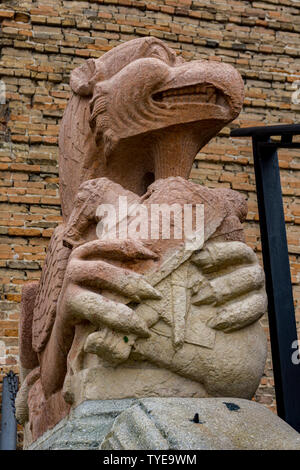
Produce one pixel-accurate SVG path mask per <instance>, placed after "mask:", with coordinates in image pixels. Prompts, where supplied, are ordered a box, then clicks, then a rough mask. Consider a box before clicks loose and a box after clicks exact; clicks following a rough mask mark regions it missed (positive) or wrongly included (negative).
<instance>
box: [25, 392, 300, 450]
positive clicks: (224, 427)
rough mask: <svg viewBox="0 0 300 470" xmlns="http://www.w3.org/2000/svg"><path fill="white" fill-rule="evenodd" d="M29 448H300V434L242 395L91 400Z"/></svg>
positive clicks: (81, 405) (73, 411)
mask: <svg viewBox="0 0 300 470" xmlns="http://www.w3.org/2000/svg"><path fill="white" fill-rule="evenodd" d="M29 449H53V450H54V449H100V450H113V449H116V450H122V449H124V450H125V449H126V450H167V449H179V450H221V449H224V450H268V449H276V450H287V449H293V450H296V449H297V450H300V434H299V433H297V432H296V431H295V430H294V429H292V428H291V427H290V426H289V425H288V424H286V423H285V422H284V421H282V420H281V419H280V418H278V417H277V416H276V415H275V414H274V413H272V412H271V411H270V410H268V409H267V408H266V407H264V406H263V405H259V404H258V403H256V402H253V401H249V400H244V399H238V398H145V399H132V400H131V399H124V400H103V401H86V402H83V403H81V404H80V405H79V406H78V407H77V408H75V409H74V410H72V412H71V414H70V416H69V417H68V418H66V419H64V420H62V421H61V422H60V423H59V424H58V425H56V426H55V427H54V428H53V429H52V430H50V431H48V432H47V433H45V434H44V435H43V436H42V437H40V438H39V439H38V440H37V441H35V442H34V443H33V444H31V445H30V446H29Z"/></svg>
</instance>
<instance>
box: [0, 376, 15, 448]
mask: <svg viewBox="0 0 300 470" xmlns="http://www.w3.org/2000/svg"><path fill="white" fill-rule="evenodd" d="M17 391H18V377H17V376H16V374H14V373H13V372H12V371H10V372H9V373H8V374H7V375H6V377H4V379H3V384H2V408H1V434H0V450H16V446H17V420H16V416H15V399H16V394H17Z"/></svg>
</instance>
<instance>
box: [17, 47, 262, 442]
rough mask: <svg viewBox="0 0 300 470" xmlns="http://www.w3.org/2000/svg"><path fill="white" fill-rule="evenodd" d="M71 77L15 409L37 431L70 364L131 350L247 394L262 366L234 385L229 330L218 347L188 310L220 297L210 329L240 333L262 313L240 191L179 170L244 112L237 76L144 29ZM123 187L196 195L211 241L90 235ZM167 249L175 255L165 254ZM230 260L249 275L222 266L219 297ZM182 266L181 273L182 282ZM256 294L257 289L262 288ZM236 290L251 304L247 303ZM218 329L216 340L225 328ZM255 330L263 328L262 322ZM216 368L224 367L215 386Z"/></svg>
mask: <svg viewBox="0 0 300 470" xmlns="http://www.w3.org/2000/svg"><path fill="white" fill-rule="evenodd" d="M71 88H72V90H73V94H72V96H71V99H70V102H69V104H68V107H67V109H66V111H65V114H64V118H63V121H62V124H61V132H60V164H59V166H60V192H61V200H62V210H63V219H64V223H63V225H61V226H59V227H58V228H57V229H56V231H55V233H54V235H53V237H52V240H51V242H50V245H49V248H48V252H47V258H46V261H45V265H44V268H43V272H42V277H41V281H40V284H39V288H38V292H37V294H36V300H35V306H34V311H33V321H32V347H33V350H32V349H31V348H30V345H28V344H25V343H26V339H24V335H25V336H26V335H27V338H29V337H30V322H31V318H32V306H31V305H30V303H29V302H28V301H26V299H25V303H24V304H23V310H22V320H21V321H22V322H23V324H24V325H26V326H25V327H24V329H23V330H22V331H24V333H22V338H21V343H22V344H24V345H25V346H24V347H23V348H22V349H21V363H22V364H23V365H24V367H26V368H29V369H30V368H31V369H33V368H34V367H35V366H38V367H37V368H36V369H34V372H32V374H33V377H34V380H33V379H32V378H31V376H28V377H29V379H28V380H27V382H26V379H25V381H24V384H25V385H24V387H23V391H21V394H20V396H25V398H26V397H27V398H26V400H27V399H28V407H29V415H28V416H29V418H28V416H27V414H26V413H25V414H24V412H23V411H21V412H20V414H21V415H22V416H23V421H27V420H28V419H29V424H30V429H31V432H32V438H33V439H36V438H37V437H38V436H39V435H41V434H42V433H43V432H44V431H45V430H46V429H48V428H49V427H51V426H53V425H54V424H55V423H56V422H57V421H59V419H61V417H62V416H64V415H65V414H66V413H67V412H68V410H69V404H72V403H75V402H76V399H75V398H74V390H73V389H72V387H71V386H69V385H68V384H69V382H70V381H72V376H74V375H76V373H77V372H78V371H80V370H81V369H83V368H84V367H86V368H88V366H87V365H86V366H83V363H84V361H85V360H86V361H87V362H86V364H87V363H88V361H89V358H90V357H91V355H92V356H97V357H98V358H99V361H100V363H101V364H102V362H103V361H104V362H106V363H107V364H110V365H109V367H111V366H113V367H116V370H117V369H118V367H122V364H126V361H127V360H128V361H136V362H142V363H143V362H145V361H146V362H147V361H148V362H149V363H151V364H154V365H155V366H156V367H158V368H162V369H163V370H168V371H169V372H168V373H170V374H173V375H172V380H173V381H174V380H175V381H176V380H177V378H176V377H177V375H178V376H180V377H183V379H180V378H179V379H178V380H184V381H185V382H184V383H185V384H186V383H192V382H189V381H196V382H198V383H199V384H201V385H199V387H203V390H204V391H203V394H212V395H213V394H220V393H222V392H223V390H226V387H227V388H228V390H230V391H233V393H235V394H236V395H239V394H240V395H241V396H247V394H248V395H249V394H250V395H251V393H253V391H254V389H255V386H256V385H257V384H256V382H257V377H258V376H259V374H260V370H261V365H259V370H258V372H256V374H255V373H254V374H253V378H250V382H251V384H250V385H249V384H248V383H247V384H246V385H247V386H245V387H244V388H243V386H241V385H240V382H241V381H243V380H244V379H241V381H240V382H239V381H238V380H237V381H236V383H235V382H234V379H233V377H234V372H233V373H232V374H231V372H230V371H228V370H227V369H226V365H225V362H226V360H231V359H232V355H233V356H234V355H235V354H236V353H235V352H234V353H232V351H231V349H230V347H228V344H229V343H230V340H226V339H217V340H216V344H217V345H220V344H221V346H220V350H219V349H218V347H219V346H217V347H216V349H214V346H213V344H214V341H215V340H213V339H212V340H211V344H212V345H210V343H209V341H210V340H209V339H208V340H207V344H204V343H205V341H206V340H205V339H203V340H202V343H201V341H200V339H197V338H196V339H195V337H194V336H195V335H194V336H193V329H194V328H195V327H197V325H196V324H195V323H193V322H194V321H195V320H193V318H191V316H190V313H189V312H190V306H191V305H195V308H196V309H197V308H201V305H208V306H210V307H211V308H216V309H217V312H218V315H217V316H216V318H215V317H214V318H207V322H208V325H210V326H209V327H207V328H210V329H211V331H212V332H213V333H212V336H211V337H214V338H215V335H216V333H215V332H214V331H215V330H220V331H221V332H222V331H226V332H232V331H236V330H241V329H242V330H243V329H244V330H246V328H245V327H246V326H248V325H252V324H255V322H256V321H257V319H258V318H259V317H260V316H261V315H262V314H263V313H264V308H265V296H264V292H263V290H261V289H263V278H262V276H261V272H260V271H259V268H258V267H257V264H256V260H255V257H254V258H253V256H252V254H249V249H247V247H246V246H245V245H244V244H243V243H240V244H239V243H238V241H242V242H243V241H244V238H243V231H242V225H241V222H243V220H244V218H245V216H246V213H247V206H246V203H245V201H244V199H243V198H242V197H241V196H240V195H239V194H237V193H235V192H233V191H230V190H225V189H223V190H222V189H218V190H211V189H207V188H204V187H201V186H199V185H196V184H194V183H190V182H188V181H186V178H187V177H188V176H189V173H190V170H191V166H192V163H193V160H194V158H195V156H196V154H197V152H198V151H199V150H200V148H201V147H202V146H203V145H205V144H206V143H207V142H208V141H209V140H210V139H211V138H212V137H213V136H215V135H216V134H217V133H218V132H219V130H220V129H222V127H224V125H226V124H227V123H228V122H230V121H232V120H233V119H234V118H235V117H236V116H237V115H238V114H239V112H240V109H241V106H242V102H243V83H242V80H241V77H240V76H239V74H238V72H236V71H235V70H234V69H233V68H232V67H231V66H229V65H227V64H222V63H219V62H208V61H203V60H201V61H193V62H189V63H187V62H184V61H183V60H182V59H181V58H179V57H177V56H176V54H175V53H174V52H173V51H172V50H171V49H169V48H168V47H167V46H166V45H165V44H164V43H162V42H161V41H160V40H157V39H154V38H143V39H137V40H133V41H130V42H128V43H125V44H122V45H121V46H118V47H116V48H115V49H113V50H112V51H110V52H109V53H107V54H105V55H104V56H103V57H101V58H100V59H97V60H94V59H90V60H88V61H87V62H86V63H85V64H84V65H83V66H81V67H79V68H78V69H75V70H74V71H73V73H72V76H71ZM151 183H152V184H151ZM119 196H127V197H128V200H129V201H130V202H132V203H133V202H136V203H140V202H142V203H143V204H145V206H150V205H151V204H153V203H164V202H166V203H168V204H172V203H177V204H179V205H180V206H183V205H184V204H187V203H193V204H200V203H202V204H204V211H205V241H210V243H212V244H211V245H209V244H208V245H207V246H208V247H207V248H206V249H205V250H202V251H200V253H198V252H196V253H193V252H192V251H191V252H190V253H188V254H184V252H183V248H184V238H181V239H179V240H175V239H174V240H161V239H159V240H152V239H151V238H149V239H147V240H143V241H141V240H135V239H127V240H121V241H120V240H119V241H118V240H117V241H116V240H114V241H106V240H99V239H97V236H96V224H97V222H98V219H97V216H96V208H97V206H98V205H99V204H104V203H110V204H114V205H115V206H117V204H118V198H119ZM145 222H146V221H145ZM225 241H237V245H234V247H235V250H236V253H238V255H236V257H235V255H234V254H232V251H231V250H226V246H225V247H224V244H223V245H222V242H225ZM218 243H219V244H218ZM220 243H221V245H220ZM228 246H229V245H228ZM250 251H251V250H250ZM178 253H179V254H178ZM180 253H181V254H180ZM182 253H183V254H182ZM251 253H252V252H251ZM172 256H173V257H174V256H175V258H176V256H177V258H178V259H177V258H176V259H175V258H174V259H175V261H174V262H173V261H172V259H173V258H172ZM235 258H236V259H235ZM170 259H171V261H172V262H171V264H170V261H168V260H170ZM231 262H232V263H233V265H236V266H237V268H236V269H238V268H241V266H242V268H241V269H244V271H243V276H244V277H243V279H244V281H245V282H244V284H243V282H242V281H241V286H242V287H241V288H239V289H238V288H233V284H232V283H233V281H234V279H235V277H234V276H236V275H235V273H234V272H230V273H229V274H227V275H228V278H226V279H225V280H224V283H225V284H224V286H225V287H224V294H222V293H220V292H219V290H220V287H219V286H220V280H219V277H218V276H219V272H220V270H221V271H222V269H224V266H225V267H226V266H227V267H228V263H229V264H230V263H231ZM166 263H167V267H166ZM168 263H169V265H168ZM172 263H173V264H172ZM174 263H175V264H174ZM245 266H246V267H245ZM247 269H248V271H247ZM184 270H188V272H189V273H190V274H188V279H186V283H185V284H182V282H183V281H182V276H183V274H182V272H183V271H184ZM245 270H246V271H245ZM164 272H165V274H164ZM210 273H212V274H210ZM216 273H218V276H217V275H216ZM184 275H185V274H184ZM176 276H177V277H176ZM205 276H206V277H205ZM169 279H171V281H170V284H168V282H169ZM191 279H194V281H193V282H192V281H191ZM164 283H165V284H164ZM172 286H173V287H172ZM226 286H227V287H226ZM160 289H165V291H166V292H169V291H168V289H171V290H170V297H168V296H166V297H165V298H164V296H163V295H162V294H161V292H160ZM226 289H227V291H226ZM253 291H255V292H256V291H257V292H259V294H257V298H256V297H253ZM186 293H187V294H186ZM243 296H244V297H245V296H246V297H247V299H248V300H247V299H246V300H247V302H248V303H249V302H250V303H251V302H252V304H251V308H247V305H248V304H247V305H246V304H245V299H244V297H243ZM177 297H178V299H177ZM235 298H237V301H235ZM172 299H173V300H172ZM176 299H177V300H176ZM249 299H250V300H249ZM238 302H240V303H238ZM178 305H179V308H178ZM144 306H146V307H145V308H146V310H145V308H144ZM220 306H221V307H220ZM169 307H170V308H171V310H172V309H173V310H172V311H173V314H172V315H173V316H172V318H171V317H170V313H168V312H169ZM210 307H209V308H210ZM147 309H148V313H147ZM149 309H150V310H151V312H152V313H151V314H149V311H150V310H149ZM239 312H241V314H240V313H239ZM189 322H192V323H189ZM186 324H188V325H190V326H189V327H186ZM254 328H255V327H254ZM207 331H208V330H207ZM255 331H256V330H255ZM28 332H29V333H28ZM220 335H221V333H220ZM220 335H219V336H218V338H223V336H224V333H223V332H222V335H223V336H220ZM242 335H243V334H242ZM247 335H248V332H247V333H245V335H244V336H243V337H241V339H240V342H239V343H237V346H236V347H240V346H238V344H240V343H241V342H243V341H244V339H243V338H246V340H245V341H244V342H245V343H246V345H243V346H241V350H240V352H241V356H242V358H243V359H242V360H246V357H247V356H249V355H250V356H252V357H250V358H249V359H248V362H249V370H250V369H251V370H253V361H254V362H255V361H257V360H258V359H259V357H262V362H263V361H264V358H263V356H264V345H262V346H261V348H257V344H256V343H255V341H254V342H253V344H252V343H251V341H250V342H249V341H248V336H247ZM255 335H256V336H255V337H259V338H260V336H259V335H260V333H257V332H256V333H255ZM124 338H126V341H125V340H124ZM218 341H219V343H218ZM222 341H224V342H225V343H226V341H227V343H226V344H225V343H224V344H223V343H222ZM258 341H263V340H261V339H259V340H258ZM208 343H209V344H208ZM250 343H251V344H250ZM159 344H161V345H163V351H164V354H162V355H160V354H159V348H160V346H159ZM202 346H203V348H202V350H203V351H202V353H199V354H198V352H197V351H198V349H199V348H201V347H202ZM197 348H198V349H197ZM205 348H207V349H205ZM247 348H248V349H247ZM255 348H256V349H255ZM25 349H26V351H29V352H27V353H25V352H23V351H24V350H25ZM256 350H258V352H257V354H256V353H255V351H256ZM252 351H254V352H253V354H252ZM213 354H214V355H215V357H217V359H214V357H213ZM195 355H196V356H195ZM222 355H223V356H224V357H222ZM37 358H38V361H37ZM85 358H87V359H85ZM101 361H102V362H101ZM192 363H194V366H193V365H192ZM186 364H190V365H189V366H188V367H187V366H186ZM208 364H209V365H208ZM232 364H233V365H232V367H233V368H236V369H235V372H236V373H237V374H238V375H239V374H240V376H242V375H243V373H244V374H247V373H248V372H247V371H248V369H247V368H245V372H242V371H240V369H241V368H240V366H239V365H238V364H237V363H233V362H232ZM112 370H114V369H112ZM237 370H239V372H237ZM112 373H114V372H112ZM66 374H67V376H66ZM214 374H215V375H214ZM173 377H175V379H173ZM214 377H220V384H219V385H218V383H216V379H215V378H214ZM258 380H259V379H258ZM222 381H223V382H222ZM245 381H246V382H247V379H245ZM225 382H226V386H225V385H224V383H225ZM246 382H245V383H246ZM174 383H175V382H174ZM253 384H254V385H253ZM63 386H64V390H63V391H62V389H63ZM193 386H194V385H193ZM128 387H129V389H130V386H128ZM153 387H154V386H153ZM222 387H223V389H222ZM24 390H25V391H24ZM150 390H151V387H150ZM22 393H23V395H22ZM111 393H112V397H114V398H118V397H115V396H113V394H114V391H113V390H112V391H111ZM128 393H129V394H130V393H131V392H130V390H129V391H128ZM132 393H135V392H134V391H133V392H132ZM150 393H151V392H150ZM153 393H156V392H154V388H153ZM157 393H162V392H157ZM193 393H194V392H193ZM199 393H200V392H199ZM201 393H202V392H201ZM138 394H139V392H138V391H137V392H136V395H137V396H138ZM63 396H64V400H63V398H62V397H63ZM122 396H124V394H123V395H122V393H121V394H120V397H122ZM129 396H130V395H129ZM105 397H106V395H105V394H104V395H103V396H99V398H105ZM66 402H68V403H69V404H67V403H66ZM23 408H24V407H23ZM23 408H22V406H20V409H22V410H23ZM50 415H51V416H50ZM22 416H20V418H21V419H22ZM24 416H25V417H24Z"/></svg>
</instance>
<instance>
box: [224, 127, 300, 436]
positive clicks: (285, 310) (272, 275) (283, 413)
mask: <svg viewBox="0 0 300 470" xmlns="http://www.w3.org/2000/svg"><path fill="white" fill-rule="evenodd" d="M295 134H300V126H273V127H263V128H248V129H237V130H235V131H233V132H232V134H231V135H232V136H251V137H252V144H253V156H254V169H255V178H256V188H257V202H258V210H259V223H260V232H261V243H262V253H263V262H264V269H265V275H266V290H267V295H268V314H269V326H270V338H271V348H272V359H273V370H274V379H275V392H276V401H277V412H278V415H279V416H280V417H281V418H282V419H284V420H285V421H286V422H287V423H288V424H290V425H291V426H292V427H293V428H294V429H296V430H297V431H298V432H300V364H298V363H293V361H292V354H293V352H294V350H293V349H292V348H293V344H295V341H296V340H297V328H296V321H295V311H294V302H293V291H292V282H291V273H290V264H289V255H288V245H287V239H286V229H285V219H284V211H283V202H282V192H281V183H280V171H279V164H278V155H277V147H290V148H293V147H297V148H298V144H293V143H292V137H293V135H295ZM271 135H281V136H282V139H281V142H278V143H277V142H271V140H270V136H271Z"/></svg>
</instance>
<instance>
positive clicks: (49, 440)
mask: <svg viewBox="0 0 300 470" xmlns="http://www.w3.org/2000/svg"><path fill="white" fill-rule="evenodd" d="M135 403H136V401H135V400H105V401H93V400H90V401H86V402H84V403H82V404H81V405H79V406H78V407H77V408H75V409H73V410H72V411H71V413H70V414H69V416H68V417H67V418H64V419H63V420H61V421H60V422H59V423H58V424H57V425H56V426H55V427H54V428H53V429H50V430H49V431H47V432H45V433H44V434H43V436H41V437H40V438H39V439H37V440H36V441H35V442H34V443H33V444H31V443H28V445H27V446H26V448H28V449H29V450H74V449H76V450H85V449H98V447H99V443H100V442H101V441H102V439H103V438H104V437H105V436H106V434H107V433H108V432H109V431H110V429H111V427H112V425H113V423H114V420H115V418H116V417H117V416H118V415H119V414H120V413H122V412H123V411H124V410H126V409H127V408H129V407H130V406H132V405H133V404H135ZM30 444H31V445H30Z"/></svg>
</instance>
